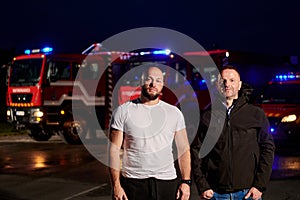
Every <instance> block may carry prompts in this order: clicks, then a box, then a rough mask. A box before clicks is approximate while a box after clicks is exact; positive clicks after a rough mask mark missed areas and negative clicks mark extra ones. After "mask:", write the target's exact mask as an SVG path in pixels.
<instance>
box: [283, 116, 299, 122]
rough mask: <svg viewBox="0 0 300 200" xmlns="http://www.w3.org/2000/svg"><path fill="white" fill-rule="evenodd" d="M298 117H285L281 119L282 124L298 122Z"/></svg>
mask: <svg viewBox="0 0 300 200" xmlns="http://www.w3.org/2000/svg"><path fill="white" fill-rule="evenodd" d="M296 119H297V116H296V115H295V114H292V115H287V116H284V117H283V118H282V119H281V122H293V121H296Z"/></svg>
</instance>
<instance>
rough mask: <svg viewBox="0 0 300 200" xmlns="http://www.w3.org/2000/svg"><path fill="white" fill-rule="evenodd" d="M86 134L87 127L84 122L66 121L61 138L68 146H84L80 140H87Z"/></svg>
mask: <svg viewBox="0 0 300 200" xmlns="http://www.w3.org/2000/svg"><path fill="white" fill-rule="evenodd" d="M86 134H87V126H86V122H85V121H84V120H80V121H66V122H65V123H64V127H63V131H61V132H60V137H61V139H62V140H63V141H64V142H65V143H67V144H82V142H81V139H80V138H85V137H86Z"/></svg>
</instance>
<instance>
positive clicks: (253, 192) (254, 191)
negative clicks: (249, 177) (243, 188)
mask: <svg viewBox="0 0 300 200" xmlns="http://www.w3.org/2000/svg"><path fill="white" fill-rule="evenodd" d="M261 195H262V192H261V191H259V190H258V189H256V188H255V187H252V188H250V190H249V191H248V193H247V194H246V196H245V199H248V198H249V197H252V199H253V200H259V199H260V198H261Z"/></svg>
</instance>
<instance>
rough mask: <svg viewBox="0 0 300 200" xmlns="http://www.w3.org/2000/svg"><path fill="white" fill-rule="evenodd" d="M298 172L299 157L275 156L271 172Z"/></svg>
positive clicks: (299, 167) (299, 165)
mask: <svg viewBox="0 0 300 200" xmlns="http://www.w3.org/2000/svg"><path fill="white" fill-rule="evenodd" d="M282 169H284V170H300V157H282V156H275V158H274V164H273V170H282Z"/></svg>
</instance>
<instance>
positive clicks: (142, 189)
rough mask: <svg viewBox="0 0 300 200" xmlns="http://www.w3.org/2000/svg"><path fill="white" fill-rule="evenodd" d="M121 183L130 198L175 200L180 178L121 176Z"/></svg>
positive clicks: (131, 199) (132, 199) (137, 199)
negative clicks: (162, 178) (161, 178)
mask: <svg viewBox="0 0 300 200" xmlns="http://www.w3.org/2000/svg"><path fill="white" fill-rule="evenodd" d="M121 185H122V187H123V189H124V190H125V193H126V195H127V197H128V199H129V200H175V199H176V193H177V189H178V180H177V179H173V180H159V179H155V178H147V179H133V178H125V177H121Z"/></svg>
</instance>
